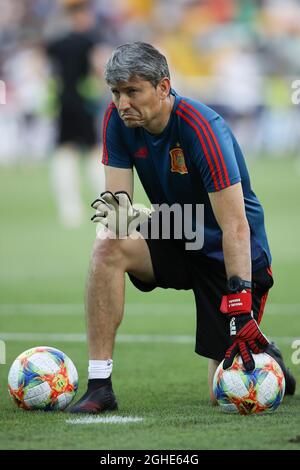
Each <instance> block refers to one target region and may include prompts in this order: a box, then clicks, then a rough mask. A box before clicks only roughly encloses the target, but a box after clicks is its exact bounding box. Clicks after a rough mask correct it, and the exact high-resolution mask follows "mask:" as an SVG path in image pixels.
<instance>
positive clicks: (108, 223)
mask: <svg viewBox="0 0 300 470" xmlns="http://www.w3.org/2000/svg"><path fill="white" fill-rule="evenodd" d="M92 207H93V208H94V209H96V214H95V215H94V216H93V217H92V219H91V220H92V221H93V222H96V223H100V224H102V225H103V226H104V227H107V228H108V229H109V230H111V231H112V232H113V233H115V234H116V236H117V237H118V238H125V237H127V236H128V235H130V234H131V233H132V232H134V231H135V230H136V229H137V227H138V226H139V225H141V224H142V223H144V222H146V221H147V219H148V218H149V217H151V210H150V209H147V208H146V207H144V208H142V209H137V208H136V207H134V206H133V205H132V202H131V199H130V197H129V195H128V194H127V193H126V192H125V191H118V192H116V193H114V194H113V193H111V192H110V191H105V192H104V193H102V194H101V195H100V197H99V198H98V199H96V200H95V201H94V202H93V203H92Z"/></svg>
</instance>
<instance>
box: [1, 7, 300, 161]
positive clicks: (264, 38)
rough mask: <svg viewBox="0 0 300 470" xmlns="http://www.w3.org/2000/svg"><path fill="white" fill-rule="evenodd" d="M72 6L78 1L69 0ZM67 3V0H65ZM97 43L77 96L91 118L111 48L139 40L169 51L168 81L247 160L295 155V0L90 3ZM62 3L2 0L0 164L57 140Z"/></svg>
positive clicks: (298, 32) (36, 155)
mask: <svg viewBox="0 0 300 470" xmlns="http://www.w3.org/2000/svg"><path fill="white" fill-rule="evenodd" d="M73 2H75V3H76V0H73ZM69 3H72V0H69ZM89 3H90V8H91V10H92V14H93V19H94V29H95V31H96V32H97V41H96V42H95V47H94V49H93V53H92V55H91V63H92V67H91V69H90V72H89V73H90V80H89V83H88V87H87V88H86V90H85V92H86V93H87V95H88V96H89V98H90V100H92V101H93V106H94V110H95V112H96V114H97V119H98V122H99V143H100V140H101V131H100V128H101V117H102V115H103V110H104V108H105V106H106V104H107V102H108V100H109V95H108V91H107V89H106V87H105V84H104V83H103V78H102V76H103V67H104V64H105V62H106V60H107V58H108V56H109V54H110V52H111V50H112V48H113V47H114V46H116V45H118V44H121V43H125V42H129V41H134V40H142V41H145V42H150V43H152V44H153V45H155V46H157V47H158V48H159V49H160V50H161V51H162V52H163V53H164V54H165V55H166V57H167V59H168V61H169V65H170V69H171V74H172V78H173V87H174V88H175V89H176V90H177V91H178V92H179V93H180V94H182V95H187V96H192V97H195V98H197V99H200V100H202V101H203V102H204V103H205V104H208V105H210V106H212V107H213V108H215V109H216V110H217V111H219V112H220V113H221V114H222V115H223V116H224V117H225V118H226V119H227V120H228V121H229V122H230V124H231V126H232V127H233V129H234V131H235V133H236V134H237V136H238V138H239V140H240V143H241V145H242V147H243V149H244V151H245V153H246V155H247V156H248V157H249V158H250V157H253V158H255V157H258V156H260V155H270V156H272V157H274V158H279V157H286V156H290V155H296V154H297V152H298V148H299V143H300V126H299V122H300V107H299V106H296V105H292V101H291V95H292V87H291V86H292V81H293V80H294V79H297V78H299V77H300V61H299V50H300V1H299V0H284V1H280V0H109V1H108V0H93V1H92V0H91V1H90V2H89ZM66 4H68V0H0V80H2V81H3V82H4V83H5V92H6V96H5V100H6V104H1V105H0V132H1V144H0V162H13V161H20V160H22V159H24V160H29V159H31V160H32V159H34V160H39V159H44V158H46V157H47V155H49V154H50V153H51V151H52V150H53V148H54V145H55V135H56V132H57V129H56V120H57V115H58V109H57V107H58V103H57V82H56V80H55V74H53V68H52V64H51V61H50V60H49V55H48V54H47V47H48V44H49V43H51V41H53V39H55V38H57V37H60V36H61V35H62V34H64V33H65V32H67V31H68V28H70V25H69V19H68V16H67V15H66V11H65V10H66Z"/></svg>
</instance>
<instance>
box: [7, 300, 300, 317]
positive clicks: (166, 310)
mask: <svg viewBox="0 0 300 470" xmlns="http://www.w3.org/2000/svg"><path fill="white" fill-rule="evenodd" d="M194 314H195V305H194V304H192V303H186V304H182V303H179V304H178V303H177V304H168V303H153V304H142V303H127V304H126V305H125V315H126V316H127V315H129V316H131V315H139V316H141V315H151V316H152V315H157V316H163V315H172V316H174V315H182V316H185V315H194ZM4 315H13V316H16V315H30V316H51V317H52V316H61V315H65V316H72V317H73V316H82V317H83V316H84V305H83V304H0V316H4ZM266 315H300V304H298V303H295V304H278V303H270V304H267V306H266Z"/></svg>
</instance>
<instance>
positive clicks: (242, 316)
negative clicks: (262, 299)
mask: <svg viewBox="0 0 300 470" xmlns="http://www.w3.org/2000/svg"><path fill="white" fill-rule="evenodd" d="M251 305H252V295H251V291H242V292H239V293H234V294H229V295H225V296H223V298H222V303H221V307H220V310H221V312H222V313H224V314H226V315H228V317H229V319H230V321H229V325H230V338H231V345H230V347H229V348H228V349H227V351H226V354H225V359H224V363H223V368H224V369H228V368H229V367H231V365H232V363H233V360H234V358H235V356H236V355H237V354H238V353H240V355H241V357H242V360H243V364H244V366H245V369H246V370H248V371H251V370H253V369H254V368H255V361H254V359H253V357H252V354H251V352H253V353H255V354H259V353H260V352H263V351H264V350H265V349H266V347H267V345H268V344H269V342H268V340H267V338H266V337H265V336H264V335H263V333H262V332H261V330H260V328H259V326H258V324H257V322H256V320H255V319H254V318H253V315H252V313H250V310H251Z"/></svg>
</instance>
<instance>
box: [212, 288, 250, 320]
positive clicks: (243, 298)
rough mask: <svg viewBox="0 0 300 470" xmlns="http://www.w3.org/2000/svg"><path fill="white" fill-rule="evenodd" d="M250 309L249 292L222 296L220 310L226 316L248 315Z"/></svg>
mask: <svg viewBox="0 0 300 470" xmlns="http://www.w3.org/2000/svg"><path fill="white" fill-rule="evenodd" d="M251 309H252V294H251V291H250V290H249V291H245V292H238V293H236V294H228V295H223V297H222V302H221V307H220V310H221V312H222V313H226V314H228V315H239V314H241V313H250V312H251Z"/></svg>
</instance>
